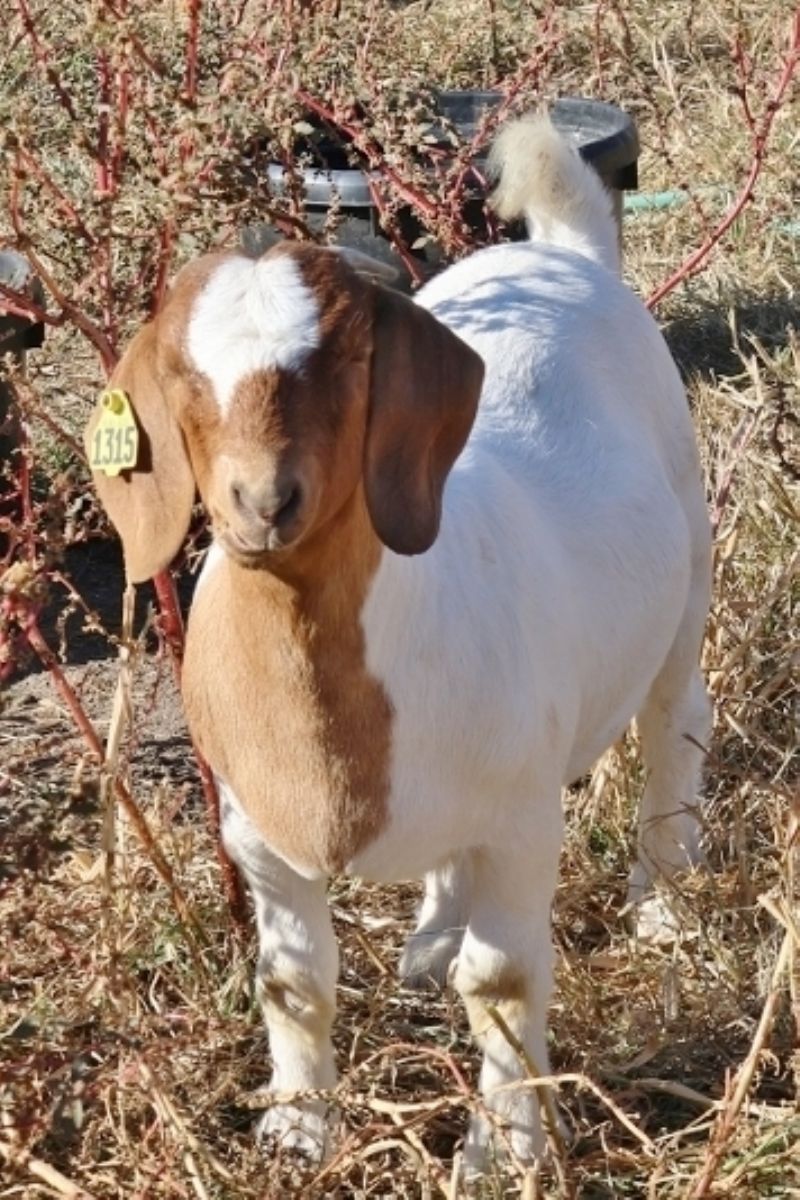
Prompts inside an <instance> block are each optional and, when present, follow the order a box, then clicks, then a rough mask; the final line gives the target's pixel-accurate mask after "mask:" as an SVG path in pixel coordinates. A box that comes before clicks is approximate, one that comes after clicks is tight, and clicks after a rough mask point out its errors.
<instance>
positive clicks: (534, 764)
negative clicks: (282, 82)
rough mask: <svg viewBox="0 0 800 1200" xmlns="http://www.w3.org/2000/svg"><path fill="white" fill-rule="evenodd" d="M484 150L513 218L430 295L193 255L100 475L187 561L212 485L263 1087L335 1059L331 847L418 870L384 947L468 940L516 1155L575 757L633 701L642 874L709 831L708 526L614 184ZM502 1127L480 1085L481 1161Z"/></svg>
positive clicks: (219, 659) (545, 153)
mask: <svg viewBox="0 0 800 1200" xmlns="http://www.w3.org/2000/svg"><path fill="white" fill-rule="evenodd" d="M493 154H494V162H495V164H496V166H497V168H498V171H499V177H500V179H499V185H498V191H497V206H498V209H499V211H500V212H501V213H502V214H503V215H504V216H514V215H517V214H519V215H525V217H526V219H527V221H528V225H529V229H530V231H531V234H532V237H531V240H529V241H526V242H524V243H518V244H504V245H497V246H493V247H490V248H487V249H483V250H480V251H478V252H477V253H475V254H473V255H472V256H471V257H468V258H466V259H465V260H463V261H461V262H458V263H457V264H455V265H453V266H451V267H449V268H448V269H447V270H445V271H444V272H443V273H442V274H440V275H439V276H437V277H436V278H434V279H433V280H432V281H430V282H429V283H428V284H427V285H426V286H425V287H424V288H423V289H422V290H421V291H420V292H419V294H418V295H417V297H416V300H415V301H412V300H410V299H408V298H406V297H404V296H401V295H399V294H397V293H394V292H392V291H390V290H387V289H385V288H382V287H381V286H379V285H378V284H376V283H375V282H374V281H371V280H369V279H366V278H365V277H364V276H363V274H359V273H358V272H357V271H356V270H354V269H353V268H352V266H351V265H350V264H349V263H348V262H347V261H346V258H345V257H344V256H342V255H340V254H337V253H334V252H332V251H331V250H329V249H326V248H321V247H315V246H309V245H300V244H297V243H294V244H288V243H287V244H283V245H280V246H278V247H273V248H272V249H271V250H270V251H269V252H268V253H267V254H266V255H264V256H263V257H261V258H259V259H257V260H253V259H248V258H246V257H245V256H244V255H242V254H240V253H237V252H225V253H216V254H211V255H208V256H205V257H203V258H201V259H199V260H198V261H196V262H194V263H192V264H190V265H189V266H187V267H185V268H184V269H183V270H182V271H181V272H180V273H179V275H178V277H177V279H176V281H175V283H174V285H173V287H172V289H171V291H170V293H169V295H168V298H167V300H166V303H165V305H164V307H163V310H162V311H161V312H160V313H159V315H158V316H157V317H156V318H155V319H154V320H153V321H152V322H151V323H150V324H148V325H147V326H145V327H144V328H143V329H142V330H141V331H140V332H139V333H138V334H137V336H136V337H135V338H134V339H133V341H132V343H131V345H130V346H129V348H128V350H127V352H126V353H125V355H124V357H123V358H122V360H121V362H120V364H119V367H118V369H117V371H116V373H115V375H114V378H113V380H112V383H113V385H114V386H115V387H118V388H121V389H124V390H125V391H126V392H127V393H128V394H129V396H130V397H131V401H132V405H133V408H134V410H135V413H136V417H137V420H138V423H139V427H140V445H141V448H140V453H139V461H138V463H137V466H136V468H135V469H133V470H131V471H125V472H123V473H122V474H120V475H118V476H117V477H106V476H105V475H102V474H98V475H97V476H96V483H97V487H98V490H99V493H100V496H101V498H102V500H103V502H104V504H105V505H106V507H107V509H108V512H109V513H110V515H111V518H112V520H113V522H114V524H115V525H116V527H117V529H118V530H119V533H120V534H121V537H122V541H123V546H124V552H125V559H126V565H127V570H128V574H129V577H130V578H131V579H132V580H133V581H141V580H145V579H147V578H149V577H150V576H152V575H153V574H155V573H156V572H158V571H160V570H162V569H164V568H165V567H166V566H167V564H168V563H169V562H170V560H171V559H172V557H173V556H174V554H175V553H176V551H177V550H178V548H179V546H180V544H181V542H182V539H183V538H184V536H185V533H186V529H187V525H188V522H189V518H190V512H191V509H192V504H193V501H194V496H195V488H196V487H197V489H198V490H199V493H200V495H201V497H202V499H203V501H204V503H205V506H206V509H207V511H208V513H209V514H210V518H211V522H212V525H213V530H214V535H215V540H214V543H213V545H212V548H211V550H210V552H209V555H208V558H207V561H206V564H205V567H204V569H203V572H202V576H201V579H200V581H199V583H198V586H197V590H196V594H195V598H194V601H193V604H192V609H191V613H190V617H189V623H188V634H187V644H186V658H185V665H184V680H183V695H184V700H185V707H186V712H187V717H188V721H189V725H190V728H191V730H192V733H193V735H194V737H195V739H196V741H197V742H198V744H199V746H200V748H201V749H202V752H203V754H204V755H205V756H206V758H207V759H208V761H209V762H210V764H211V766H212V768H213V770H214V773H215V775H216V778H217V780H218V783H219V787H220V792H221V797H222V816H223V833H224V839H225V842H226V845H227V846H228V848H229V851H230V853H231V854H232V855H233V857H234V858H235V859H236V861H237V862H238V864H239V866H240V868H241V870H242V872H243V874H244V876H245V878H246V880H247V882H248V884H249V886H250V888H251V890H252V895H253V898H254V903H255V910H256V917H257V922H258V931H259V939H260V957H259V961H258V966H257V979H258V983H259V991H260V999H261V1003H262V1006H263V1011H264V1016H265V1020H266V1024H267V1028H268V1033H269V1040H270V1048H271V1056H272V1064H273V1075H272V1081H271V1087H272V1089H273V1090H274V1091H276V1092H280V1093H287V1092H290V1093H294V1092H302V1091H306V1090H308V1089H327V1088H330V1087H332V1086H333V1085H334V1083H335V1079H336V1074H335V1068H334V1059H333V1051H332V1046H331V1039H330V1032H331V1026H332V1021H333V1017H334V1006H335V985H336V977H337V946H336V941H335V938H334V933H333V929H332V926H331V919H330V915H329V912H328V907H327V902H326V883H327V881H328V879H329V877H330V876H331V875H332V874H334V873H336V872H348V873H352V874H355V875H358V876H362V877H366V878H369V879H373V880H379V881H386V880H397V879H408V878H414V877H416V878H419V877H423V876H424V877H425V880H426V883H425V899H424V902H423V905H422V910H421V914H420V918H419V923H418V927H417V929H416V931H415V933H414V934H412V936H411V937H410V939H409V941H408V944H407V946H406V949H405V951H404V954H403V958H402V962H401V969H402V972H403V974H404V975H405V976H406V977H407V978H408V979H409V980H413V981H419V979H420V978H422V977H425V976H428V975H431V976H434V977H436V978H438V979H443V978H444V977H445V976H446V975H447V970H448V966H449V965H452V960H453V959H455V967H454V972H453V980H454V984H455V987H456V988H457V990H458V992H459V993H460V994H461V996H462V997H463V999H464V1001H465V1003H466V1008H467V1012H468V1016H469V1020H470V1023H471V1027H472V1029H473V1031H474V1033H475V1036H476V1038H477V1039H478V1042H479V1043H480V1045H481V1046H482V1048H483V1051H484V1058H483V1068H482V1073H481V1080H480V1086H481V1089H482V1092H483V1095H484V1097H485V1100H486V1105H487V1106H488V1108H489V1109H490V1110H493V1111H494V1113H495V1114H497V1115H498V1117H499V1119H500V1120H501V1123H502V1122H503V1121H504V1122H506V1123H507V1127H508V1136H509V1137H510V1140H511V1144H512V1146H513V1149H514V1152H515V1153H516V1154H517V1155H518V1156H519V1157H520V1158H521V1159H522V1160H525V1161H528V1160H533V1159H535V1158H536V1157H537V1156H538V1155H539V1154H540V1153H541V1151H542V1147H543V1136H542V1127H541V1122H540V1117H539V1111H538V1103H537V1100H536V1098H535V1096H534V1095H532V1093H531V1091H530V1089H525V1088H514V1087H513V1086H512V1087H509V1086H508V1085H510V1084H513V1082H514V1081H515V1080H519V1079H520V1078H521V1077H522V1076H524V1074H525V1068H524V1066H523V1064H522V1063H521V1061H520V1054H519V1053H518V1047H519V1046H520V1045H521V1046H522V1047H523V1048H524V1050H525V1054H526V1056H527V1058H528V1061H529V1062H533V1063H535V1064H536V1068H537V1069H538V1070H540V1071H542V1072H546V1071H547V1069H548V1056H547V1050H546V1041H545V1018H546V1010H547V1004H548V999H549V997H550V993H551V986H552V978H551V977H552V958H553V951H552V947H551V934H550V908H551V902H552V899H553V895H554V891H555V887H556V879H557V871H558V862H559V851H560V847H561V843H562V833H563V828H562V827H563V816H562V806H561V789H562V788H563V787H564V786H565V785H568V784H570V783H571V782H573V781H574V780H576V779H578V778H579V777H580V776H581V775H582V774H583V773H585V772H586V771H587V770H588V769H589V768H590V767H591V765H592V764H593V762H594V761H595V760H596V759H597V758H598V757H599V756H600V755H601V754H602V753H603V751H605V750H606V749H607V748H608V747H609V746H610V745H612V744H613V743H614V742H615V741H616V739H618V738H619V737H620V736H621V734H622V733H623V731H624V730H625V728H626V727H627V726H628V724H629V723H630V721H631V720H632V719H633V718H634V717H636V720H637V722H638V728H639V732H640V736H641V743H642V750H643V755H644V760H645V763H646V765H647V769H648V778H647V782H646V787H645V790H644V797H643V801H642V804H641V809H640V819H639V834H638V856H637V860H636V863H635V866H634V867H633V871H632V873H631V877H630V897H631V900H632V901H642V900H646V898H647V896H648V895H650V894H651V893H652V890H653V887H654V884H655V882H656V881H657V880H658V879H659V877H662V876H663V877H668V876H670V875H671V874H672V873H673V872H674V871H676V870H677V869H679V868H681V867H684V866H686V865H687V864H690V863H692V862H695V861H696V860H697V857H698V854H699V850H698V841H699V808H698V801H697V798H696V789H697V784H698V778H699V772H700V765H701V759H702V745H703V743H704V741H705V739H706V737H707V734H708V730H709V722H710V706H709V701H708V697H707V694H706V690H705V687H704V684H703V680H702V677H701V674H700V670H699V667H698V657H699V650H700V646H701V641H702V636H703V629H704V623H705V619H706V615H707V610H708V605H709V592H710V532H709V521H708V517H707V512H706V505H705V500H704V492H703V486H702V482H701V473H700V466H699V461H698V454H697V449H696V444H695V438H694V435H693V431H692V426H691V421H690V416H689V412H688V407H687V404H686V399H685V395H684V392H683V388H682V386H681V383H680V380H679V376H678V373H677V370H676V368H675V366H674V364H673V361H672V359H671V357H670V355H669V352H668V350H667V349H666V346H665V344H664V342H663V340H662V338H661V335H660V334H659V332H658V329H657V327H656V325H655V323H654V321H653V319H652V318H651V316H650V314H649V313H648V312H647V310H646V309H645V307H644V306H643V305H642V304H641V302H640V301H639V300H638V299H637V298H636V297H635V296H634V295H633V294H632V292H631V291H630V290H629V289H628V288H627V287H626V286H625V285H624V284H623V283H622V282H621V280H620V278H619V261H618V257H619V255H618V244H617V231H616V227H615V223H614V219H613V216H612V206H611V201H610V198H609V196H608V194H607V192H606V191H605V189H604V188H603V186H602V184H601V183H600V181H599V179H598V178H597V176H596V175H595V174H594V172H593V171H592V170H591V169H590V168H589V167H588V166H586V165H585V164H584V163H583V162H582V161H581V159H580V158H579V157H578V155H577V153H575V152H574V151H573V150H572V149H571V148H570V147H569V146H568V145H567V143H566V142H564V141H563V140H562V139H561V138H560V137H559V136H558V135H557V134H556V133H555V131H554V130H553V129H552V127H551V126H550V125H549V123H548V122H546V121H544V122H542V121H530V120H525V119H523V120H522V121H521V122H520V123H515V124H512V125H510V126H509V127H508V128H507V129H506V130H505V131H504V132H503V133H502V134H501V136H500V138H499V140H498V143H497V144H496V147H495V149H494V152H493ZM479 397H480V406H478V400H479ZM476 414H477V415H476ZM96 420H97V418H96V416H95V417H94V418H93V419H92V421H91V422H90V426H89V430H88V436H89V437H91V432H92V429H93V428H94V425H95V423H96ZM445 483H446V486H445ZM490 1012H491V1013H492V1014H499V1016H500V1018H501V1021H500V1022H498V1021H496V1020H493V1019H492V1017H490V1015H489V1013H490ZM509 1034H510V1035H511V1037H509ZM515 1044H516V1046H517V1048H515ZM326 1122H327V1112H326V1106H325V1105H324V1103H323V1102H322V1101H321V1100H319V1099H316V1098H312V1099H307V1098H303V1097H299V1098H296V1099H295V1100H294V1101H291V1100H285V1098H283V1097H282V1098H281V1099H280V1100H279V1101H277V1102H276V1103H275V1104H274V1105H273V1106H272V1107H271V1108H270V1109H269V1110H268V1111H267V1113H266V1114H265V1116H264V1118H263V1121H262V1133H265V1134H267V1135H270V1136H271V1137H272V1138H275V1139H277V1141H278V1142H279V1143H281V1144H283V1145H288V1146H292V1147H297V1148H300V1149H302V1150H306V1151H308V1152H310V1153H314V1152H317V1153H320V1152H321V1151H322V1147H323V1144H324V1141H325V1136H326ZM493 1136H494V1135H493V1120H487V1119H486V1117H485V1116H480V1115H478V1116H476V1117H475V1118H474V1119H473V1121H472V1124H471V1127H470V1130H469V1132H468V1135H467V1142H466V1150H465V1160H466V1163H467V1166H468V1169H471V1170H474V1171H480V1169H481V1164H482V1163H483V1162H484V1161H485V1155H486V1153H487V1150H488V1148H489V1147H490V1145H492V1143H493Z"/></svg>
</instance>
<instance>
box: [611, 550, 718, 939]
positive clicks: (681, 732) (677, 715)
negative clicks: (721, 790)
mask: <svg viewBox="0 0 800 1200" xmlns="http://www.w3.org/2000/svg"><path fill="white" fill-rule="evenodd" d="M707 612H708V583H707V579H706V577H705V574H704V573H702V572H700V573H699V574H698V579H697V582H696V583H695V585H694V587H693V589H692V591H691V593H690V596H689V601H688V603H687V606H686V611H685V613H684V617H683V622H682V624H681V627H680V629H679V631H678V635H677V637H676V638H675V641H674V643H673V645H672V649H671V650H670V652H669V655H668V656H667V659H666V662H665V663H664V665H663V667H662V668H661V671H660V672H659V674H658V676H657V678H656V680H655V682H654V683H653V686H652V687H651V689H650V692H649V695H648V696H647V699H646V701H645V703H644V705H643V707H642V709H641V711H640V712H639V714H638V716H637V719H636V723H637V726H638V729H639V735H640V737H641V742H642V757H643V758H644V763H645V767H646V769H647V782H646V784H645V790H644V796H643V798H642V803H641V807H640V810H639V831H638V845H637V858H636V863H635V865H634V867H633V870H632V872H631V876H630V886H629V892H628V899H629V902H631V903H633V904H635V905H637V906H638V907H637V927H638V929H639V932H640V933H641V934H642V935H643V936H657V935H658V934H659V932H660V931H663V929H664V927H666V926H670V925H671V924H672V921H671V919H670V918H669V915H668V912H665V911H664V906H663V904H662V903H661V902H660V901H659V900H658V898H657V897H654V895H653V888H654V885H655V884H656V883H657V882H658V880H659V879H662V880H668V879H670V878H671V876H672V875H674V873H675V872H676V871H678V870H681V869H682V868H686V867H689V866H693V865H695V864H696V863H698V862H699V861H700V860H701V850H700V838H701V834H702V823H701V817H702V813H701V802H700V783H701V773H702V767H703V760H704V757H705V748H706V746H707V743H708V737H709V734H710V731H711V712H712V710H711V701H710V699H709V696H708V692H707V691H706V686H705V681H704V679H703V676H702V673H701V671H700V668H699V666H698V659H699V656H700V647H701V644H702V639H703V631H704V627H705V620H706V614H707Z"/></svg>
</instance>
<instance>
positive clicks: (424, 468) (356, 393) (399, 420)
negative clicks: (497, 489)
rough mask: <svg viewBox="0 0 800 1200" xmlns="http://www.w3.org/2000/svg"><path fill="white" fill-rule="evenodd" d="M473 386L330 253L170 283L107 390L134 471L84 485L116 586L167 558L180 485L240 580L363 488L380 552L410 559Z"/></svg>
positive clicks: (218, 263) (430, 527) (431, 325)
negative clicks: (200, 508) (106, 525)
mask: <svg viewBox="0 0 800 1200" xmlns="http://www.w3.org/2000/svg"><path fill="white" fill-rule="evenodd" d="M482 375H483V367H482V363H481V361H480V359H479V358H478V356H477V355H476V354H474V352H473V351H471V350H469V349H468V347H467V346H465V345H464V344H463V343H462V342H461V341H460V340H459V339H458V338H457V337H456V336H455V335H454V334H452V333H451V332H450V331H449V330H448V329H446V328H445V327H444V326H442V325H440V324H439V323H438V322H437V321H436V320H435V318H433V317H432V316H431V315H430V314H429V313H427V312H425V311H424V310H422V309H419V308H418V307H417V306H415V305H413V304H411V303H410V302H409V301H408V300H406V299H405V298H403V297H401V296H397V295H396V294H394V293H389V292H384V291H383V289H381V288H377V287H375V286H374V285H373V284H370V283H367V282H365V281H364V280H363V279H361V278H359V277H358V276H356V274H355V273H354V272H353V271H352V269H351V268H350V267H349V266H348V265H347V263H346V262H345V261H343V260H342V259H341V258H340V257H339V256H338V255H335V254H332V253H331V252H329V251H323V250H319V249H317V248H314V247H307V246H297V245H285V246H282V247H279V248H277V249H276V250H273V251H271V252H270V253H269V254H268V255H265V257H264V258H263V259H260V260H258V261H253V260H250V259H246V258H244V257H242V256H239V255H217V256H209V257H208V258H206V259H201V260H200V261H199V262H197V263H194V264H192V265H191V266H190V267H188V268H185V269H184V271H183V272H182V273H181V275H180V276H179V277H178V279H177V281H176V283H175V285H174V287H173V289H172V291H171V293H170V297H169V300H168V302H167V305H166V306H165V308H164V310H163V311H162V313H161V314H160V315H159V317H158V318H157V320H156V321H155V322H154V323H153V324H152V325H150V326H148V327H146V328H145V330H143V331H142V333H140V334H139V335H138V337H137V338H136V339H134V342H133V343H132V344H131V346H130V347H129V349H128V351H127V352H126V354H125V356H124V358H123V359H122V361H121V363H120V365H119V367H118V368H117V371H116V373H115V376H114V379H113V380H112V383H113V384H114V386H117V387H121V388H124V389H125V390H126V391H128V392H129V394H130V396H131V401H132V405H133V408H134V411H135V412H136V414H137V418H138V420H139V422H140V425H141V427H142V432H143V435H144V436H143V438H142V445H143V453H142V454H140V462H139V464H138V466H137V468H136V470H134V471H133V472H131V473H130V474H127V473H126V474H125V475H123V476H120V477H118V478H111V479H108V478H106V477H105V476H96V482H97V486H98V490H99V491H100V495H101V498H102V499H103V501H104V503H105V504H106V506H107V507H108V509H109V512H110V514H111V517H112V519H113V520H114V522H115V524H116V525H117V527H118V529H119V531H120V533H121V535H122V538H123V543H124V546H125V554H126V562H127V565H128V571H129V574H130V576H131V578H132V579H134V580H135V581H138V580H141V579H144V578H147V577H148V576H149V575H151V574H153V573H155V572H156V571H158V570H161V569H163V567H164V566H166V565H167V563H168V562H169V559H170V558H171V557H172V555H173V554H174V553H175V552H176V551H177V549H178V548H179V545H180V542H181V540H182V538H183V536H184V534H185V530H186V526H187V524H188V519H189V513H190V510H191V504H192V500H193V496H194V487H195V482H196V484H197V487H198V488H199V490H200V494H201V496H202V498H203V500H204V502H205V504H206V506H207V509H208V511H209V514H210V516H211V519H212V523H213V526H214V531H215V534H216V536H217V538H218V540H219V541H220V543H221V544H222V545H223V547H224V549H225V550H226V552H227V553H228V554H229V555H230V556H231V557H233V558H235V559H236V560H238V561H239V562H242V563H245V564H247V565H250V566H264V567H267V568H270V569H278V568H279V564H280V563H283V562H286V561H288V560H289V559H290V558H291V555H292V554H293V553H294V552H295V550H296V549H297V548H298V547H299V546H301V545H302V544H304V543H305V542H306V541H307V540H308V539H309V538H310V537H311V536H312V535H313V534H314V533H315V532H318V531H320V530H321V529H323V527H325V526H326V525H327V524H328V523H329V522H330V521H332V520H333V519H334V518H335V517H336V515H337V514H338V513H339V512H341V511H342V510H343V508H344V507H345V506H346V505H347V502H348V500H349V499H350V498H351V497H353V495H354V494H355V493H356V492H357V490H358V489H359V486H360V485H361V484H362V482H363V488H364V497H365V500H366V506H367V510H368V512H369V515H370V518H371V520H372V524H373V526H374V528H375V531H376V532H377V534H378V536H379V537H380V538H381V540H382V541H383V542H384V543H385V544H386V545H388V546H390V547H391V548H392V549H394V550H396V551H398V552H401V553H419V552H421V551H422V550H425V549H427V548H428V546H429V545H430V544H431V542H432V541H433V540H434V538H435V536H436V532H437V530H438V523H439V515H440V504H441V493H442V488H443V485H444V480H445V478H446V475H447V473H448V471H449V470H450V467H451V466H452V464H453V462H454V460H455V458H456V457H457V455H458V453H459V452H460V450H461V448H462V446H463V444H464V441H465V440H466V437H467V435H468V433H469V429H470V426H471V424H472V420H473V417H474V413H475V408H476V405H477V399H478V394H479V392H480V385H481V381H482ZM92 428H93V422H92V423H90V426H89V430H88V434H87V436H91V431H92Z"/></svg>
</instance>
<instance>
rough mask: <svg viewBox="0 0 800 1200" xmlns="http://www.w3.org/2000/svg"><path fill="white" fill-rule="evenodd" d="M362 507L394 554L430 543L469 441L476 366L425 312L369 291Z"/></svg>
mask: <svg viewBox="0 0 800 1200" xmlns="http://www.w3.org/2000/svg"><path fill="white" fill-rule="evenodd" d="M374 293H375V309H374V317H373V329H372V338H373V346H372V368H371V374H370V412H369V417H368V425H367V438H366V449H365V462H364V486H365V493H366V500H367V508H368V510H369V515H370V518H371V520H372V524H373V527H374V529H375V532H376V533H377V534H378V537H379V538H380V539H381V541H382V542H383V543H384V545H386V546H388V547H389V549H390V550H394V551H395V552H396V553H397V554H422V553H423V552H424V551H425V550H427V549H429V547H430V546H432V545H433V543H434V541H435V540H436V535H437V533H438V532H439V521H440V519H441V511H442V492H443V490H444V484H445V480H446V478H447V475H448V473H449V471H450V468H451V467H452V466H453V463H454V462H455V460H456V459H457V458H458V455H459V454H460V453H461V450H462V449H463V447H464V443H465V442H466V440H467V437H468V436H469V431H470V429H471V428H472V422H473V420H474V419H475V412H476V409H477V406H478V398H479V396H480V392H481V384H482V383H483V360H482V359H481V358H480V356H479V355H478V354H476V353H475V351H474V350H472V349H470V347H469V346H467V345H466V343H465V342H462V341H461V339H460V338H459V337H457V336H456V335H455V334H454V333H453V332H452V330H450V329H448V328H447V326H445V325H442V323H441V322H440V321H437V320H436V318H435V317H434V316H433V315H432V314H431V313H429V312H428V311H427V310H426V309H424V308H421V307H419V306H418V305H416V304H414V303H413V302H412V301H411V300H408V299H406V297H405V296H401V295H399V294H398V293H397V292H389V291H386V290H384V289H383V288H381V287H375V288H374Z"/></svg>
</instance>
